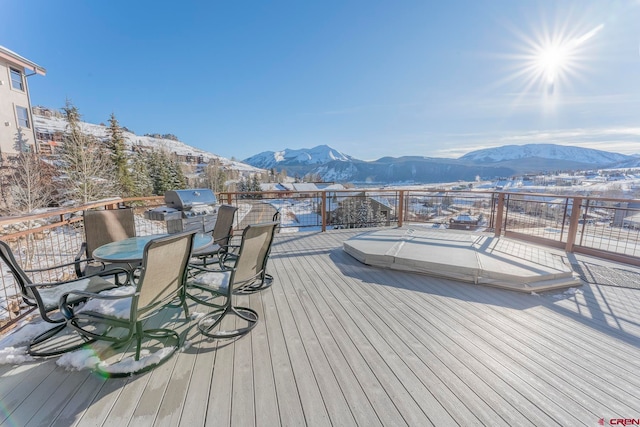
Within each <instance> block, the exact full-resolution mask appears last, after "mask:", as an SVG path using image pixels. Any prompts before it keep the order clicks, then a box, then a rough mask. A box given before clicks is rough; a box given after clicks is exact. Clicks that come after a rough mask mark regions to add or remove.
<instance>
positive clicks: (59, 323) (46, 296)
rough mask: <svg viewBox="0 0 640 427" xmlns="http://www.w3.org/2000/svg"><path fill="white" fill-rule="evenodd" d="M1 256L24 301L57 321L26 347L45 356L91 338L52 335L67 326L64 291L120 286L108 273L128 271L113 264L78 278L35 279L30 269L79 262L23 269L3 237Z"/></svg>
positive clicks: (72, 301)
mask: <svg viewBox="0 0 640 427" xmlns="http://www.w3.org/2000/svg"><path fill="white" fill-rule="evenodd" d="M0 259H2V261H3V262H4V263H5V264H6V265H7V267H9V270H10V271H11V274H12V275H13V277H14V280H15V282H16V284H17V285H18V287H19V289H20V292H21V296H22V299H23V301H24V303H25V304H27V305H28V306H31V307H34V308H37V309H38V312H39V314H40V317H41V318H42V320H44V321H45V322H48V323H52V324H53V325H54V326H52V327H51V328H50V329H49V330H47V331H45V332H43V333H41V334H39V335H38V336H36V337H35V338H33V339H32V340H31V341H30V342H29V344H28V346H27V351H28V353H29V354H30V355H32V356H41V357H46V356H55V355H59V354H62V353H64V352H67V351H71V350H76V349H78V348H80V347H82V346H83V345H85V344H86V343H87V342H89V341H90V339H88V338H86V337H85V336H78V335H77V334H71V335H68V334H67V336H65V337H64V338H62V339H56V340H53V338H60V335H61V334H60V333H61V332H63V331H64V330H65V327H66V319H65V318H64V316H62V314H61V313H60V312H59V310H58V302H59V300H60V297H61V296H62V295H63V294H64V293H66V292H69V291H79V292H101V291H103V290H107V289H112V288H115V287H117V285H116V283H115V280H114V279H113V277H111V281H109V280H106V279H105V277H109V276H113V275H114V274H124V275H125V276H126V275H127V274H128V273H127V271H126V270H123V269H116V268H114V269H110V270H108V271H101V272H99V273H96V274H94V275H90V276H85V277H82V278H78V279H75V280H67V281H63V282H54V283H34V282H33V281H32V280H31V278H30V277H29V276H28V275H27V273H30V274H31V273H38V272H46V271H51V270H55V269H61V268H65V267H66V268H68V269H71V270H73V266H74V265H76V264H77V263H76V262H72V263H68V264H62V265H57V266H53V267H48V268H42V269H35V270H23V269H22V268H21V267H20V265H19V264H18V262H17V261H16V258H15V256H14V254H13V251H12V250H11V247H10V246H9V244H8V243H6V242H3V241H0ZM84 300H85V297H83V296H80V295H78V296H74V297H71V298H69V299H68V304H70V305H74V304H78V303H80V302H82V301H84ZM54 341H55V342H54Z"/></svg>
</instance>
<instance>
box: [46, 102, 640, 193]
mask: <svg viewBox="0 0 640 427" xmlns="http://www.w3.org/2000/svg"><path fill="white" fill-rule="evenodd" d="M34 124H35V127H36V130H38V131H46V132H51V133H54V132H56V131H59V132H64V130H65V128H66V122H65V121H64V120H62V119H60V118H56V117H44V116H41V115H34ZM81 127H82V129H83V131H84V132H87V133H90V134H92V135H95V136H96V137H97V138H99V139H103V138H105V137H106V135H107V133H106V127H105V126H103V125H95V124H91V123H86V122H82V123H81ZM124 137H125V139H126V141H127V145H128V146H129V147H132V146H134V145H142V146H151V147H158V148H164V149H167V150H169V151H170V152H175V153H177V154H181V155H187V154H189V155H193V156H202V157H203V159H204V160H205V162H206V161H208V160H216V161H218V162H220V163H221V164H222V165H225V166H226V167H228V168H230V169H234V170H237V171H239V172H240V173H241V174H242V175H245V176H249V175H251V174H253V173H262V172H264V171H263V170H264V169H275V170H277V171H281V170H283V169H285V170H286V171H287V174H288V175H289V176H296V175H297V176H300V177H303V176H305V175H308V174H313V175H315V176H318V177H320V178H321V179H323V180H325V181H336V182H353V183H378V184H391V183H409V182H412V183H436V182H452V181H458V180H465V181H473V180H475V179H476V177H480V178H485V179H492V178H496V177H508V176H514V175H520V174H524V173H540V172H544V171H568V170H588V169H606V168H638V167H640V157H637V156H627V155H624V154H618V153H612V152H608V151H602V150H593V149H589V148H580V147H573V146H566V145H554V144H527V145H506V146H502V147H497V148H488V149H483V150H477V151H473V152H470V153H467V154H465V155H464V156H462V157H460V158H458V159H451V158H436V157H420V156H405V157H397V158H396V157H383V158H381V159H378V160H375V161H364V160H359V159H356V158H355V157H353V156H350V155H347V154H344V153H341V152H340V151H338V150H336V149H334V148H332V147H329V146H328V145H319V146H317V147H314V148H311V149H298V150H291V149H285V150H282V151H264V152H262V153H260V154H256V155H255V156H251V157H249V158H248V159H245V160H244V161H243V162H237V161H233V160H229V159H227V158H224V157H221V156H218V155H216V154H213V153H210V152H207V151H204V150H201V149H198V148H195V147H192V146H189V145H187V144H185V143H183V142H180V141H175V140H172V139H164V138H155V137H151V136H139V135H136V134H134V133H131V132H124ZM196 174H197V172H196Z"/></svg>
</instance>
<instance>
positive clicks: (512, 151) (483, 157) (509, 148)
mask: <svg viewBox="0 0 640 427" xmlns="http://www.w3.org/2000/svg"><path fill="white" fill-rule="evenodd" d="M527 158H542V159H553V160H567V161H572V162H578V163H585V164H593V165H611V164H614V163H618V162H623V161H626V160H629V159H631V158H632V157H631V156H626V155H624V154H618V153H611V152H608V151H601V150H594V149H590V148H581V147H571V146H567V145H555V144H526V145H505V146H502V147H495V148H487V149H484V150H477V151H472V152H471V153H467V154H465V155H464V156H462V157H460V159H459V160H461V161H467V162H473V163H497V162H504V161H509V160H518V159H527Z"/></svg>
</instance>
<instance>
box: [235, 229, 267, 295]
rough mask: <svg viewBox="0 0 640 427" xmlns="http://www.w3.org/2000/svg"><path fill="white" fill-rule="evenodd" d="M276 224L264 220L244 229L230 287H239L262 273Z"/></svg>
mask: <svg viewBox="0 0 640 427" xmlns="http://www.w3.org/2000/svg"><path fill="white" fill-rule="evenodd" d="M277 226H278V223H277V222H265V223H262V224H252V225H249V226H247V228H245V229H244V232H243V233H242V242H241V243H240V250H239V251H238V259H237V260H236V263H235V266H234V270H233V273H232V277H231V286H230V288H237V287H241V286H243V285H245V284H247V283H248V282H251V281H253V280H255V279H257V278H259V277H260V276H261V275H262V273H263V271H264V270H265V268H266V266H267V259H268V258H269V252H270V251H271V243H273V235H274V234H275V229H276V227H277Z"/></svg>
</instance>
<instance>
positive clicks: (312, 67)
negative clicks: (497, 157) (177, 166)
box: [0, 0, 640, 159]
mask: <svg viewBox="0 0 640 427" xmlns="http://www.w3.org/2000/svg"><path fill="white" fill-rule="evenodd" d="M0 45H3V46H5V47H7V48H9V49H11V50H14V51H15V52H17V53H19V54H21V55H23V56H25V57H26V58H28V59H30V60H32V61H34V62H36V63H37V64H39V65H41V66H43V67H45V68H46V69H47V75H46V76H45V77H41V76H34V77H30V80H29V84H30V89H31V97H32V103H33V104H34V105H44V106H48V107H52V108H60V107H62V106H63V105H64V102H65V99H66V98H69V99H71V100H72V101H73V103H74V104H75V105H76V106H77V107H78V108H79V110H80V112H81V113H82V114H83V117H84V120H86V121H89V122H92V123H100V122H107V120H108V118H109V115H110V114H111V112H114V113H115V114H116V117H117V118H118V120H119V121H120V123H121V124H122V125H124V126H127V127H128V128H130V129H132V130H133V131H135V132H136V133H138V134H144V133H173V134H175V135H177V136H178V137H180V139H181V140H182V141H184V142H186V143H187V144H190V145H193V146H195V147H198V148H201V149H204V150H207V151H210V152H213V153H216V154H219V155H222V156H225V157H229V158H230V157H235V158H236V159H244V158H246V157H248V156H250V155H253V154H257V153H259V152H262V151H266V150H281V149H284V148H311V147H313V146H316V145H319V144H327V145H330V146H332V147H334V148H336V149H338V150H340V151H342V152H344V153H346V154H349V155H352V156H354V157H356V158H360V159H375V158H379V157H383V156H401V155H418V156H432V157H458V156H460V155H462V154H464V153H466V152H469V151H471V150H474V149H478V148H486V147H492V146H499V145H506V144H524V143H543V142H545V143H546V142H548V143H558V144H569V145H579V146H585V147H590V148H599V149H604V150H608V151H616V152H621V153H625V154H632V153H640V0H615V1H614V0H574V1H564V0H548V1H528V0H521V1H513V0H495V1H488V0H470V1H462V0H458V1H456V0H452V1H426V0H424V1H393V2H392V1H333V0H323V1H209V2H204V1H202V2H196V1H188V0H185V1H180V2H165V1H158V0H155V1H141V0H135V1H130V0H129V1H121V0H110V1H108V2H97V1H80V0H77V1H72V0H56V1H50V0H28V1H24V0H23V1H17V0H3V10H2V14H1V15H0Z"/></svg>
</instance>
